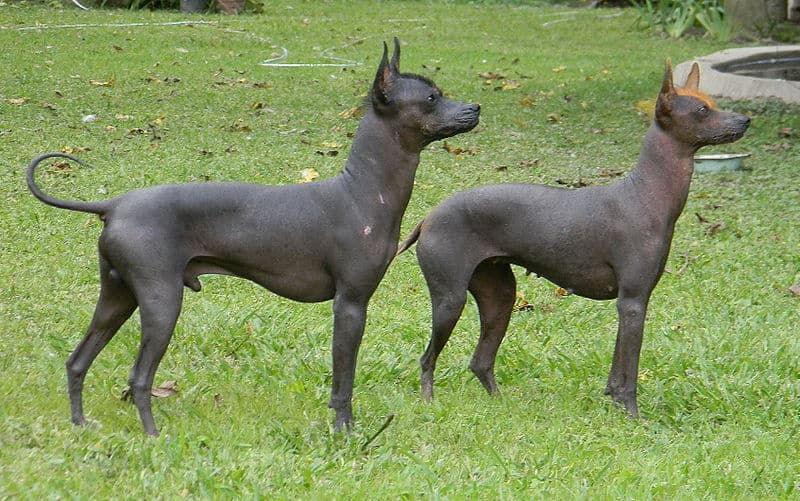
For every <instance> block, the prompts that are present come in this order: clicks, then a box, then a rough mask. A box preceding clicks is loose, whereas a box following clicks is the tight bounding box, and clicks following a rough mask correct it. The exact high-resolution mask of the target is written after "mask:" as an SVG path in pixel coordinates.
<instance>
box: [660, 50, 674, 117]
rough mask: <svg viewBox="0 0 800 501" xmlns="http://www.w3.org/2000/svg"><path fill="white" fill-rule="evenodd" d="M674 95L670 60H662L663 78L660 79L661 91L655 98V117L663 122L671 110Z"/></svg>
mask: <svg viewBox="0 0 800 501" xmlns="http://www.w3.org/2000/svg"><path fill="white" fill-rule="evenodd" d="M674 95H675V86H674V85H673V83H672V61H670V60H669V59H667V60H666V61H665V62H664V79H663V80H662V81H661V91H660V92H659V93H658V98H657V99H656V110H655V119H656V120H657V121H658V122H663V120H665V119H666V118H667V117H668V116H669V115H670V114H671V112H672V97H673V96H674Z"/></svg>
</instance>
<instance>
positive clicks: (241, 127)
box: [228, 118, 252, 132]
mask: <svg viewBox="0 0 800 501" xmlns="http://www.w3.org/2000/svg"><path fill="white" fill-rule="evenodd" d="M228 129H229V130H230V131H232V132H250V131H251V130H252V129H251V128H250V126H249V125H247V124H246V123H244V120H242V119H241V118H239V119H237V120H236V121H235V122H233V123H232V124H231V126H230V127H228Z"/></svg>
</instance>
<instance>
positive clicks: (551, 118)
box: [547, 113, 561, 124]
mask: <svg viewBox="0 0 800 501" xmlns="http://www.w3.org/2000/svg"><path fill="white" fill-rule="evenodd" d="M547 121H548V122H550V123H552V124H557V123H561V115H559V114H558V113H550V114H548V115H547Z"/></svg>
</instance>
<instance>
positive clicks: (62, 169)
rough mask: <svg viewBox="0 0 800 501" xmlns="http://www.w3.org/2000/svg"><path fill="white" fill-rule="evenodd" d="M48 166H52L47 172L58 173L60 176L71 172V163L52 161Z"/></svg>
mask: <svg viewBox="0 0 800 501" xmlns="http://www.w3.org/2000/svg"><path fill="white" fill-rule="evenodd" d="M50 167H52V168H51V169H48V170H47V172H48V173H49V174H59V175H61V176H69V175H71V174H72V165H71V164H70V163H69V162H53V163H51V164H50Z"/></svg>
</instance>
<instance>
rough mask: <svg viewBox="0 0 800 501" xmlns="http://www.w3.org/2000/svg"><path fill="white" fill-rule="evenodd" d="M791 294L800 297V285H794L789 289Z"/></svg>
mask: <svg viewBox="0 0 800 501" xmlns="http://www.w3.org/2000/svg"><path fill="white" fill-rule="evenodd" d="M789 292H791V293H792V294H794V295H795V296H800V284H794V285H792V286H791V287H789Z"/></svg>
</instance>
